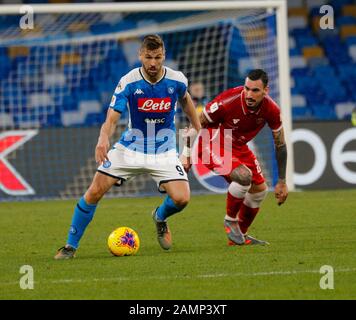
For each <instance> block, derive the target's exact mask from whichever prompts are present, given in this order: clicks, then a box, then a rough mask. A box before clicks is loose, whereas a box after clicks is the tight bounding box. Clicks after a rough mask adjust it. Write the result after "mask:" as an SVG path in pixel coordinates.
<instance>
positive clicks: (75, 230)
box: [67, 197, 96, 249]
mask: <svg viewBox="0 0 356 320" xmlns="http://www.w3.org/2000/svg"><path fill="white" fill-rule="evenodd" d="M95 209H96V204H87V203H86V202H85V200H84V197H82V198H80V200H79V202H78V203H77V206H76V207H75V209H74V215H73V219H72V224H71V226H70V229H69V233H68V241H67V244H68V245H70V246H71V247H73V248H75V249H77V248H78V245H79V241H80V239H81V238H82V236H83V233H84V231H85V229H86V227H87V226H88V224H89V222H90V221H91V220H92V219H93V216H94V212H95Z"/></svg>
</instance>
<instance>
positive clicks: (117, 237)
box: [108, 227, 140, 257]
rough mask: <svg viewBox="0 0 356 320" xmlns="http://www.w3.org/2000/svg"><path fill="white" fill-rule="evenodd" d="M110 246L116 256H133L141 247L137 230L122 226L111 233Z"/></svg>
mask: <svg viewBox="0 0 356 320" xmlns="http://www.w3.org/2000/svg"><path fill="white" fill-rule="evenodd" d="M108 247H109V250H110V252H111V253H112V254H113V255H114V256H118V257H122V256H132V255H134V254H136V253H137V251H138V249H139V248H140V239H139V237H138V235H137V233H136V231H135V230H133V229H131V228H129V227H120V228H117V229H115V230H114V231H113V232H111V233H110V235H109V238H108Z"/></svg>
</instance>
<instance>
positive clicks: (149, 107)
mask: <svg viewBox="0 0 356 320" xmlns="http://www.w3.org/2000/svg"><path fill="white" fill-rule="evenodd" d="M171 108H172V103H171V98H139V99H138V111H140V112H170V111H171Z"/></svg>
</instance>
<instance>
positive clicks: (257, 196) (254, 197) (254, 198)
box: [244, 189, 268, 208]
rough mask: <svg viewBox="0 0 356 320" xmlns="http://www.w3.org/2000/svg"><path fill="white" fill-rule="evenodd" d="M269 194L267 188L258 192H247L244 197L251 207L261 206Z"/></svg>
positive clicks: (246, 203)
mask: <svg viewBox="0 0 356 320" xmlns="http://www.w3.org/2000/svg"><path fill="white" fill-rule="evenodd" d="M267 194H268V190H267V189H266V190H264V191H261V192H257V193H247V194H246V196H245V199H244V205H246V206H247V207H249V208H259V207H260V205H261V202H262V201H263V200H264V199H265V198H266V196H267Z"/></svg>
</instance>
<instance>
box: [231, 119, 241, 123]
mask: <svg viewBox="0 0 356 320" xmlns="http://www.w3.org/2000/svg"><path fill="white" fill-rule="evenodd" d="M239 121H240V119H232V123H233V124H237V123H238V122H239Z"/></svg>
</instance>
